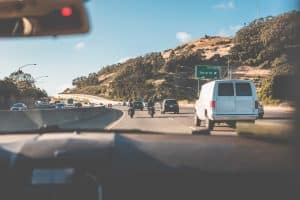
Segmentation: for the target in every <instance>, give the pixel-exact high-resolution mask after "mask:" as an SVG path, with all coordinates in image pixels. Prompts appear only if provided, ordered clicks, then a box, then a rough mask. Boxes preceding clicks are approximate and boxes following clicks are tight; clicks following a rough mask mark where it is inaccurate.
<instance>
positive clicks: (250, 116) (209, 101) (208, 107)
mask: <svg viewBox="0 0 300 200" xmlns="http://www.w3.org/2000/svg"><path fill="white" fill-rule="evenodd" d="M195 110H196V112H195V120H194V125H195V126H200V124H202V122H205V126H206V128H208V129H212V128H213V127H214V124H215V123H222V122H225V123H227V124H229V125H230V126H232V127H235V124H236V122H237V121H250V122H254V121H255V120H256V119H257V117H258V98H257V94H256V89H255V86H254V83H253V82H252V81H249V80H217V81H211V82H209V83H206V84H204V85H203V86H202V88H201V93H200V97H199V100H197V102H196V105H195Z"/></svg>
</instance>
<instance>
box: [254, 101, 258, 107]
mask: <svg viewBox="0 0 300 200" xmlns="http://www.w3.org/2000/svg"><path fill="white" fill-rule="evenodd" d="M255 109H258V101H255Z"/></svg>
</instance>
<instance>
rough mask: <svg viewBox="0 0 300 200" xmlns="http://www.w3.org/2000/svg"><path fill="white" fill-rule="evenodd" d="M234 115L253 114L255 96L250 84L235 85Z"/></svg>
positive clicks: (238, 83)
mask: <svg viewBox="0 0 300 200" xmlns="http://www.w3.org/2000/svg"><path fill="white" fill-rule="evenodd" d="M235 94H236V96H235V104H236V105H235V110H236V111H235V112H236V113H235V114H237V115H239V114H241V115H247V114H255V94H253V90H252V85H251V83H250V82H236V83H235Z"/></svg>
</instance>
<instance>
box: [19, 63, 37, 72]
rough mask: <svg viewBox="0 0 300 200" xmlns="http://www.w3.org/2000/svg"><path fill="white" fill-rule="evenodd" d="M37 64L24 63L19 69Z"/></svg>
mask: <svg viewBox="0 0 300 200" xmlns="http://www.w3.org/2000/svg"><path fill="white" fill-rule="evenodd" d="M36 65H37V64H26V65H23V66H21V67H19V68H18V71H21V69H23V68H25V67H28V66H36Z"/></svg>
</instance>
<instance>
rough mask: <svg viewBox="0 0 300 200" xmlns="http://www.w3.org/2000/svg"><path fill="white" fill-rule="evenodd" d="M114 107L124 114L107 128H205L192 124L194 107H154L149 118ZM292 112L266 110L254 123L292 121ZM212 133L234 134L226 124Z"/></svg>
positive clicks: (169, 130) (175, 131)
mask: <svg viewBox="0 0 300 200" xmlns="http://www.w3.org/2000/svg"><path fill="white" fill-rule="evenodd" d="M115 108H116V109H119V110H122V111H123V112H124V115H123V116H122V117H121V118H120V119H119V120H117V121H116V122H114V123H113V124H111V125H110V126H109V128H113V129H140V130H143V131H155V132H164V133H172V134H178V133H179V134H192V132H194V131H198V130H205V128H204V127H200V128H197V129H196V127H194V125H193V116H194V109H193V108H191V107H182V108H180V114H173V113H166V114H161V113H160V110H159V108H156V114H155V117H154V118H151V117H150V116H149V115H148V113H147V111H136V113H135V116H134V118H133V119H131V118H130V117H129V116H128V114H127V107H123V106H117V107H115ZM292 118H293V114H292V112H283V111H277V110H266V111H265V119H262V120H257V121H256V123H262V122H275V123H292ZM211 134H213V135H236V131H235V129H233V128H230V127H228V126H227V125H226V124H219V125H216V126H215V127H214V130H213V131H212V132H211Z"/></svg>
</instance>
